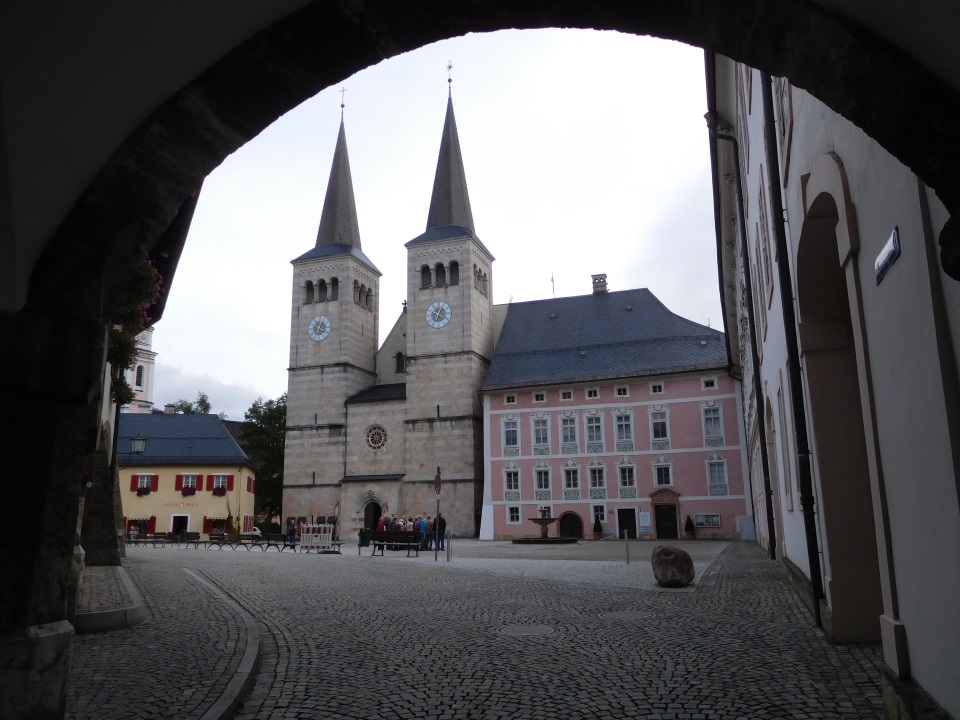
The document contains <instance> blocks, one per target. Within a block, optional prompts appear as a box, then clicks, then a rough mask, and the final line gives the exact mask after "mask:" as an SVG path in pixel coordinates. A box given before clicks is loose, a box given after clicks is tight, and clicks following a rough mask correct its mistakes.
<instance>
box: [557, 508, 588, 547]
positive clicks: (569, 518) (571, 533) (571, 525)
mask: <svg viewBox="0 0 960 720" xmlns="http://www.w3.org/2000/svg"><path fill="white" fill-rule="evenodd" d="M560 537H566V538H577V540H582V539H583V520H581V519H580V516H579V515H577V514H576V513H574V512H568V513H564V514H563V515H561V516H560Z"/></svg>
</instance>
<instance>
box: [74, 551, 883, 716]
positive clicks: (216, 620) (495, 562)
mask: <svg viewBox="0 0 960 720" xmlns="http://www.w3.org/2000/svg"><path fill="white" fill-rule="evenodd" d="M654 544H655V543H631V555H632V557H631V563H630V564H629V565H627V564H626V563H625V562H624V560H625V557H624V545H623V543H617V542H606V541H601V542H596V543H580V544H578V545H575V546H552V547H530V546H514V545H510V544H509V543H499V542H495V543H490V542H483V543H481V542H479V541H458V542H456V543H455V544H454V546H453V560H452V562H449V563H448V562H445V561H444V557H443V555H440V561H439V562H434V554H433V553H432V552H430V553H422V554H421V557H420V558H419V559H417V558H409V559H408V558H406V557H405V555H406V553H405V552H397V553H391V552H390V551H388V552H387V553H386V555H387V556H386V557H385V558H380V557H377V558H372V557H369V555H368V553H369V550H368V549H364V555H363V556H362V557H358V556H357V555H356V554H355V551H354V550H352V549H351V548H350V546H345V547H344V554H343V555H315V554H310V555H302V554H298V555H294V554H292V553H289V552H285V553H282V554H278V553H275V552H267V553H260V552H257V551H252V552H245V551H243V550H240V551H229V550H227V551H222V552H221V551H212V550H211V551H205V550H203V549H200V550H195V549H189V550H185V549H182V548H181V549H173V548H135V549H133V550H132V552H130V553H129V556H128V558H127V560H126V561H125V565H126V567H127V568H128V570H129V572H130V574H131V576H132V577H133V578H134V580H135V582H136V583H137V585H138V586H139V588H140V590H141V592H142V593H143V595H144V598H145V599H146V602H147V604H148V606H149V607H150V612H151V614H150V617H149V618H148V620H147V621H146V622H144V623H142V624H141V625H139V626H137V627H134V628H130V629H128V630H123V631H118V632H115V633H103V634H99V635H92V636H80V637H78V638H77V640H76V643H75V659H74V667H73V671H72V672H73V674H72V678H71V680H72V681H71V689H70V696H69V699H68V708H69V710H70V712H71V717H72V718H74V719H75V720H80V718H87V717H98V718H125V717H149V718H152V717H174V716H175V717H180V718H186V717H199V716H200V715H201V714H202V713H203V712H204V711H205V710H206V709H208V707H209V703H210V702H211V701H212V698H213V697H214V696H215V695H216V694H218V693H219V692H220V690H221V689H222V687H223V684H224V683H225V682H226V679H228V676H229V675H230V673H231V663H236V662H237V660H238V658H239V655H240V654H241V653H242V648H240V646H241V645H242V644H243V643H245V642H246V639H247V638H246V635H244V632H245V631H244V625H243V623H242V622H241V621H240V620H238V619H237V618H236V617H234V616H232V615H231V613H230V612H229V611H228V609H227V608H226V606H225V605H224V603H223V602H222V601H221V600H219V599H217V598H216V597H214V596H213V595H212V594H211V593H210V592H209V591H208V590H206V589H205V588H204V587H203V586H201V584H199V583H197V582H196V581H194V580H192V579H191V577H190V576H189V575H188V574H187V573H186V572H184V569H185V568H189V569H190V570H191V571H192V572H194V573H196V574H197V575H198V576H203V577H205V578H206V579H208V580H210V581H211V582H213V583H214V584H215V585H217V586H219V587H220V588H222V589H223V590H224V591H225V592H226V593H227V594H228V595H230V596H231V597H232V598H233V599H234V600H235V601H236V602H237V603H238V604H239V605H240V606H241V607H242V608H244V610H245V611H246V612H248V613H249V614H250V615H252V616H253V617H254V618H255V619H256V627H257V630H258V634H259V639H260V642H261V649H262V665H261V668H260V671H259V674H258V675H257V679H256V682H255V684H254V687H253V690H252V692H251V693H250V695H249V697H248V698H247V699H246V701H245V703H244V705H243V707H242V708H241V709H240V710H239V711H238V712H237V714H236V717H237V718H239V719H241V720H250V719H253V718H256V719H258V720H259V719H267V720H280V719H283V720H287V719H291V720H293V719H300V718H321V717H322V718H374V717H376V718H384V719H393V718H396V719H398V720H399V719H401V718H402V719H403V720H409V719H410V718H427V717H429V718H485V719H486V718H490V719H493V718H543V719H548V718H549V719H552V718H585V717H589V718H598V719H604V718H611V719H613V718H616V719H617V720H619V719H621V718H659V719H664V720H665V719H668V718H669V719H672V720H680V719H688V720H694V719H701V718H702V719H704V720H707V719H717V720H719V719H724V720H726V719H733V718H748V719H750V720H753V719H764V718H770V719H779V718H818V719H819V718H834V719H837V720H839V719H841V718H843V719H845V720H853V719H854V718H880V717H883V713H882V701H881V696H880V687H879V678H880V671H879V667H880V662H881V660H880V651H879V646H877V645H855V646H832V645H830V644H829V643H827V642H826V640H825V639H824V637H823V634H822V633H821V632H819V631H818V630H816V629H815V628H814V627H813V625H812V620H811V618H810V615H809V613H808V612H807V611H806V609H805V608H804V607H803V605H802V604H801V603H800V601H799V600H798V599H797V597H796V596H795V594H794V592H793V590H792V589H791V588H790V586H789V585H788V583H787V580H786V576H785V574H784V571H783V568H782V566H780V565H779V564H778V563H776V562H773V561H771V560H770V559H769V558H767V557H766V556H765V555H764V554H763V553H762V552H761V551H760V550H759V549H758V548H757V547H756V546H754V545H752V544H748V543H731V544H729V545H728V544H726V543H716V542H682V541H681V542H679V543H677V544H678V545H680V546H681V547H683V548H684V549H686V550H688V551H689V552H690V553H691V555H692V556H693V558H694V564H695V567H696V568H697V573H698V575H697V580H696V582H695V584H694V585H693V586H692V587H690V588H686V589H684V590H682V591H665V590H661V589H658V588H656V585H655V583H654V582H653V578H652V573H651V572H650V566H649V557H650V552H651V550H652V548H653V546H654ZM233 615H236V613H233ZM143 661H146V662H147V665H148V666H151V665H155V666H160V667H162V668H164V669H163V670H161V671H154V672H151V673H150V675H149V679H148V680H147V681H145V678H144V675H143V674H142V673H138V672H136V668H137V664H138V662H140V663H142V662H143ZM168 668H169V673H168V672H167V669H168ZM111 696H113V697H116V698H119V699H118V700H116V701H115V702H114V703H112V704H111V703H110V702H108V698H109V697H111Z"/></svg>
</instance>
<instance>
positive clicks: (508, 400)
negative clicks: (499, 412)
mask: <svg viewBox="0 0 960 720" xmlns="http://www.w3.org/2000/svg"><path fill="white" fill-rule="evenodd" d="M503 404H504V405H516V404H517V395H516V393H507V394H506V395H504V396H503Z"/></svg>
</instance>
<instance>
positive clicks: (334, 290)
mask: <svg viewBox="0 0 960 720" xmlns="http://www.w3.org/2000/svg"><path fill="white" fill-rule="evenodd" d="M339 296H340V281H339V280H337V279H336V278H330V299H331V300H336V299H337V298H338V297H339Z"/></svg>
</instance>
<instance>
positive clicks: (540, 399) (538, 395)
mask: <svg viewBox="0 0 960 720" xmlns="http://www.w3.org/2000/svg"><path fill="white" fill-rule="evenodd" d="M533 401H534V402H535V403H545V402H546V401H547V394H546V393H545V392H544V391H543V390H537V391H536V392H534V393H533Z"/></svg>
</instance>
